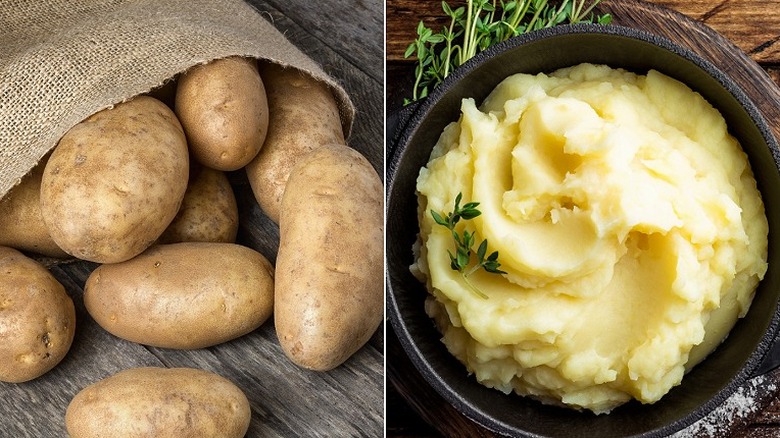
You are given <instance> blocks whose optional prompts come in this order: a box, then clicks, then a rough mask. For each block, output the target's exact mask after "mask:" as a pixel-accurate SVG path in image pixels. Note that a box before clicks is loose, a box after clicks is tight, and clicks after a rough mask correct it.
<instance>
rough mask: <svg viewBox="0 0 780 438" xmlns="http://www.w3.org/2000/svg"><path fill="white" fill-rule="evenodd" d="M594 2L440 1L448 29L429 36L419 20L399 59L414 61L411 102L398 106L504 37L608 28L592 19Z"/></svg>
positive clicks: (602, 18) (604, 20) (604, 19)
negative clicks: (575, 27)
mask: <svg viewBox="0 0 780 438" xmlns="http://www.w3.org/2000/svg"><path fill="white" fill-rule="evenodd" d="M600 1H601V0H561V1H557V2H550V1H549V0H508V1H505V0H467V1H466V5H465V6H461V7H458V8H455V9H453V8H452V7H451V6H450V5H449V4H448V3H447V2H446V1H442V3H441V7H442V10H443V11H444V14H445V15H446V16H448V17H450V24H449V26H444V27H442V30H441V32H438V33H434V32H433V30H432V29H430V28H429V27H427V26H426V25H425V23H423V22H422V21H420V22H419V24H418V25H417V38H416V39H415V40H414V42H412V43H411V44H410V45H409V47H407V49H406V52H405V53H404V58H409V57H411V56H412V55H416V57H417V65H416V67H415V83H414V90H413V91H412V98H411V99H406V100H405V102H404V103H405V104H408V103H411V102H413V101H415V100H418V99H421V98H423V97H425V96H427V95H428V93H429V91H431V90H433V88H434V87H436V86H437V85H439V84H440V83H441V82H442V81H444V78H446V77H447V76H448V75H449V74H450V73H451V72H452V71H453V70H454V69H455V68H456V67H458V66H460V65H463V63H465V62H466V61H468V60H469V59H471V58H472V57H474V55H476V54H477V53H479V52H481V51H483V50H485V49H487V48H488V47H490V46H492V45H495V44H498V43H500V42H502V41H506V40H507V39H509V38H510V37H513V36H517V35H520V34H523V33H526V32H530V31H533V30H538V29H544V28H548V27H552V26H555V25H558V24H562V23H592V22H594V21H595V22H597V23H599V24H609V23H610V22H611V21H612V16H611V15H609V14H603V15H598V16H596V15H595V14H594V12H593V8H594V7H595V6H596V5H597V4H598V3H599V2H600Z"/></svg>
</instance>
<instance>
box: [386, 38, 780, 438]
mask: <svg viewBox="0 0 780 438" xmlns="http://www.w3.org/2000/svg"><path fill="white" fill-rule="evenodd" d="M577 34H601V35H609V36H615V37H621V38H628V39H632V40H636V41H639V42H644V43H650V44H652V45H654V46H657V47H658V48H660V49H662V50H666V51H668V52H671V53H672V54H674V55H677V56H679V57H681V58H684V59H685V60H687V61H689V62H691V63H693V64H694V65H695V66H696V67H697V68H698V69H700V70H701V71H703V72H705V73H706V74H707V75H709V76H710V77H711V78H712V79H714V80H715V81H717V82H718V83H719V84H720V85H721V86H722V87H723V88H724V89H725V90H726V91H727V92H728V93H729V94H731V95H732V97H733V98H734V99H736V100H737V101H738V102H739V104H740V105H741V107H742V108H743V109H744V111H745V112H746V113H747V115H748V116H749V117H750V119H751V120H752V122H753V123H754V124H755V126H756V128H757V129H758V131H759V132H760V134H761V137H762V138H763V139H764V140H765V141H766V143H767V145H768V146H769V149H770V151H771V153H772V156H773V159H774V161H775V162H774V166H775V168H776V169H780V164H778V156H777V152H778V150H780V147H779V146H778V141H777V139H776V137H775V135H774V133H773V132H772V130H771V128H770V127H769V124H768V122H767V121H766V119H765V118H764V116H763V114H762V113H761V111H760V110H759V109H758V107H757V106H756V104H755V103H754V102H753V101H752V99H751V98H750V97H748V95H747V94H746V93H745V92H744V90H743V89H742V88H741V87H740V86H739V85H738V84H737V83H736V82H735V81H734V80H733V79H731V78H730V77H729V76H728V75H727V74H726V73H724V72H723V71H722V70H721V69H719V68H718V67H716V66H715V65H714V64H713V63H712V62H710V61H709V60H707V59H705V58H704V57H703V56H702V55H699V54H698V53H697V52H695V51H694V50H692V49H689V48H687V47H684V46H682V45H681V44H678V43H676V42H674V41H672V40H671V39H669V38H666V37H662V36H660V35H657V34H654V33H651V32H648V31H644V30H639V29H636V28H632V27H628V26H621V25H614V24H610V25H601V24H591V23H580V24H567V25H558V26H554V27H551V28H546V29H541V30H537V31H533V32H529V33H527V34H523V35H519V36H517V37H513V38H510V39H508V40H506V41H504V42H502V43H499V44H496V45H494V46H492V47H489V48H488V49H486V50H484V51H482V52H480V53H478V54H477V55H475V56H474V57H473V58H471V59H470V60H468V61H467V62H466V63H464V64H463V65H461V66H460V67H458V68H457V69H456V70H454V71H453V72H452V73H451V74H450V75H449V76H448V77H447V78H445V80H444V81H443V82H442V83H441V84H439V86H437V87H436V88H435V89H433V91H431V93H430V94H429V95H428V96H427V97H426V98H424V99H422V100H418V101H417V102H413V103H412V104H411V105H409V106H407V107H405V108H403V109H402V110H401V111H400V112H398V114H396V115H395V116H396V117H397V118H398V120H397V123H398V124H397V126H396V127H395V129H394V131H395V132H388V136H387V138H388V139H389V141H390V143H389V144H388V147H387V150H388V152H389V154H388V156H387V160H386V181H387V189H386V205H389V204H390V203H389V201H390V199H392V198H393V197H394V196H396V190H395V184H394V183H395V180H396V176H397V174H396V172H397V170H398V165H399V162H400V160H401V158H402V157H403V156H404V153H405V151H406V148H407V147H408V145H409V141H410V140H411V137H412V136H413V134H414V131H415V130H414V129H410V127H416V126H419V125H420V123H421V122H422V121H423V120H424V119H425V118H426V117H427V116H428V114H429V112H430V111H431V110H432V108H433V107H434V106H435V105H436V104H437V103H438V102H439V100H440V99H441V97H442V96H444V95H446V94H447V93H448V92H449V90H450V89H451V88H452V87H453V86H454V85H455V84H456V83H458V82H459V81H460V80H461V79H462V78H464V77H466V76H468V74H469V73H471V72H472V71H473V70H475V69H477V68H478V67H479V66H480V65H481V64H482V63H483V62H485V61H486V60H487V59H490V58H492V57H493V56H495V55H497V54H500V53H503V52H505V51H507V50H510V49H513V48H516V47H519V46H522V45H525V44H528V43H531V42H535V41H539V40H544V39H549V38H556V37H560V36H566V35H577ZM762 194H763V193H762ZM388 213H389V212H388ZM388 217H389V216H388ZM386 220H387V218H386ZM386 229H387V227H386ZM386 245H387V243H386ZM386 256H387V250H386ZM385 266H386V267H385V269H386V272H385V282H386V287H387V300H386V311H387V313H388V314H389V319H390V323H391V326H392V328H393V329H394V331H395V333H396V336H397V337H398V340H399V341H400V344H401V346H402V348H403V350H404V352H405V353H406V354H407V356H409V359H410V360H411V362H412V363H413V365H414V366H415V368H416V369H417V371H418V372H419V373H420V374H421V375H422V376H423V377H424V379H425V381H426V382H427V383H428V384H429V385H430V386H431V387H432V388H433V389H434V390H435V391H436V392H437V393H438V394H439V395H440V396H442V397H443V398H444V399H445V400H446V401H447V402H448V403H449V404H451V405H452V406H453V407H455V408H456V409H457V410H458V411H459V412H460V413H461V414H463V415H464V416H465V417H467V418H469V419H470V420H471V421H474V422H475V423H477V424H479V425H481V426H482V427H485V428H486V429H488V430H490V431H493V432H495V433H498V434H501V435H508V434H510V433H512V434H516V431H515V430H514V429H507V428H506V426H505V425H504V422H503V421H498V420H496V419H494V418H493V417H492V416H490V415H489V414H486V413H484V412H482V411H480V410H476V409H474V408H473V407H472V406H471V405H469V404H468V403H464V400H463V399H462V397H460V394H459V393H457V392H456V391H455V390H453V389H452V388H451V387H450V386H449V385H448V384H447V383H446V382H445V381H444V380H443V379H442V378H441V377H440V376H439V375H438V373H437V372H436V371H435V369H434V368H433V367H432V365H431V364H430V363H429V361H428V360H427V358H426V357H425V355H424V354H423V352H422V351H421V350H420V348H419V347H418V345H417V344H416V342H415V341H414V340H413V339H412V334H411V333H410V332H409V330H408V328H407V326H406V324H405V323H404V322H403V316H402V314H401V309H400V308H399V305H398V302H397V300H396V294H395V292H394V286H393V281H392V276H391V275H390V265H389V264H388V263H386V264H385ZM779 330H780V305H777V306H776V308H775V310H774V313H773V315H772V318H771V320H770V322H769V325H768V327H767V329H766V330H765V332H764V334H763V335H762V337H761V340H760V342H759V343H758V344H757V345H756V347H755V349H754V350H753V353H752V354H751V355H750V356H749V357H748V358H747V360H746V361H745V363H744V364H743V365H742V367H741V368H740V369H739V371H738V372H737V373H736V374H735V375H733V376H732V377H731V378H730V379H728V381H727V383H726V384H725V385H724V386H723V387H722V388H721V389H720V390H719V391H718V392H717V393H716V394H715V395H714V396H712V397H711V398H710V399H709V400H707V401H706V402H704V403H703V404H702V405H700V406H699V407H698V408H697V409H695V410H694V411H692V412H691V413H690V414H688V415H686V416H684V417H681V418H680V419H677V420H676V421H672V422H670V423H668V424H666V425H664V426H662V427H660V428H656V429H653V430H650V431H647V432H645V433H641V434H639V435H636V436H643V437H661V436H667V435H669V434H671V433H674V432H678V431H680V430H682V429H684V428H686V427H688V426H690V425H692V424H693V423H695V422H696V421H698V420H700V419H702V418H703V417H705V416H706V415H708V414H709V413H711V412H712V411H713V410H714V409H715V408H717V407H718V406H719V405H721V404H722V403H723V402H724V401H725V400H726V399H727V398H728V397H729V396H731V395H732V394H733V393H734V392H736V390H737V389H738V387H739V386H741V385H742V384H744V383H745V382H746V381H747V380H748V379H750V378H751V377H754V375H753V373H754V372H755V370H756V369H758V368H759V367H760V365H761V364H762V362H763V360H764V358H765V356H767V353H768V352H769V350H770V349H771V347H772V345H773V344H774V343H775V341H776V338H777V337H778V331H779ZM705 360H706V359H705ZM523 433H524V434H525V435H524V436H528V437H539V436H540V435H537V434H534V433H530V432H527V431H524V432H523Z"/></svg>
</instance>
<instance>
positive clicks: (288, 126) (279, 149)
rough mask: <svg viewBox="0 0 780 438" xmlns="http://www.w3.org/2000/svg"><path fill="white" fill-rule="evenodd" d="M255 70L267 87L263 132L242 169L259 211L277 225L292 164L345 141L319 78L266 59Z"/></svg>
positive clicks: (335, 109)
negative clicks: (259, 147) (255, 151)
mask: <svg viewBox="0 0 780 438" xmlns="http://www.w3.org/2000/svg"><path fill="white" fill-rule="evenodd" d="M260 75H261V76H262V78H263V81H265V84H266V87H267V89H268V108H269V117H270V119H269V122H268V135H267V136H266V138H265V144H264V145H263V149H262V150H261V151H260V153H259V154H257V157H256V158H255V159H254V160H252V162H251V163H249V164H248V165H247V167H246V173H247V176H248V178H249V183H250V185H251V187H252V192H253V193H254V195H255V199H257V202H258V203H259V204H260V207H261V208H262V209H263V212H264V213H265V214H266V216H268V217H269V218H270V219H271V220H273V221H274V222H276V223H277V224H278V223H279V216H280V208H281V204H282V194H283V193H284V188H285V185H286V184H287V178H289V176H290V171H291V170H292V168H293V166H294V165H295V163H296V162H297V161H298V160H299V159H300V158H301V157H302V156H303V155H305V154H306V153H308V152H311V151H312V150H314V149H316V148H318V147H320V146H323V145H326V144H345V140H344V132H343V129H342V125H341V119H340V117H339V110H338V106H337V105H336V101H335V99H334V98H333V94H332V93H331V91H330V89H329V88H328V87H327V86H326V85H325V84H324V83H322V82H319V81H317V80H316V79H314V78H312V77H311V76H308V75H307V74H305V73H303V72H301V71H299V70H296V69H294V68H284V67H282V66H280V65H278V64H274V63H271V62H265V63H261V64H260Z"/></svg>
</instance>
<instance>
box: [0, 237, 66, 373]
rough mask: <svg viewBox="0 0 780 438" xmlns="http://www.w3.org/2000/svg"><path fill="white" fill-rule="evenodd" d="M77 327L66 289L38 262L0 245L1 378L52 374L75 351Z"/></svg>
mask: <svg viewBox="0 0 780 438" xmlns="http://www.w3.org/2000/svg"><path fill="white" fill-rule="evenodd" d="M75 329H76V310H75V308H74V306H73V301H72V300H71V298H70V297H69V296H68V294H67V293H65V288H64V287H63V286H62V285H61V284H60V283H59V282H58V281H57V280H56V279H55V278H54V276H53V275H51V273H49V271H48V270H46V268H44V267H43V266H42V265H40V264H39V263H37V262H36V261H34V260H32V259H30V258H28V257H26V256H24V255H23V254H22V253H20V252H19V251H16V250H15V249H11V248H6V247H0V381H3V382H12V383H21V382H26V381H28V380H32V379H35V378H37V377H40V376H42V375H43V374H46V373H47V372H48V371H50V370H51V369H52V368H54V367H55V366H56V365H57V364H59V363H60V361H62V359H63V358H64V357H65V355H66V354H67V353H68V350H70V346H71V343H72V342H73V335H74V333H75Z"/></svg>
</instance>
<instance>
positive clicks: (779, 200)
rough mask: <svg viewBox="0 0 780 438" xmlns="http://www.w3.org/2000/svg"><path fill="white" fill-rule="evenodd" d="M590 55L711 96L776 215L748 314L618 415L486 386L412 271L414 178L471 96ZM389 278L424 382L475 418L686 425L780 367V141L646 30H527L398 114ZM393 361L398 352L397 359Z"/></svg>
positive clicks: (391, 305) (505, 427)
mask: <svg viewBox="0 0 780 438" xmlns="http://www.w3.org/2000/svg"><path fill="white" fill-rule="evenodd" d="M581 62H591V63H598V64H607V65H609V66H611V67H622V68H625V69H628V70H631V71H634V72H637V73H646V72H647V70H648V69H651V68H652V69H656V70H658V71H660V72H662V73H665V74H667V75H669V76H671V77H673V78H676V79H678V80H680V81H682V82H684V83H685V84H687V85H688V86H690V87H691V88H692V89H693V90H695V91H698V92H699V93H700V94H702V95H703V96H704V97H705V98H706V99H707V100H708V101H709V102H710V103H711V104H713V105H714V106H715V107H716V108H717V109H718V110H720V112H721V113H722V114H723V116H724V117H725V119H726V122H727V124H728V126H729V130H730V132H731V133H732V135H734V136H735V137H736V138H737V139H738V140H739V141H740V143H741V144H742V147H743V149H744V150H745V152H746V153H747V155H748V157H749V160H750V163H751V166H752V168H753V172H754V174H755V177H756V180H757V182H758V187H759V190H760V191H761V194H762V196H763V200H764V204H765V208H766V214H767V217H768V220H769V230H770V231H769V270H768V272H767V274H766V276H765V278H764V279H763V280H762V282H761V283H760V284H759V286H758V290H757V292H756V297H755V299H754V301H753V304H752V306H751V308H750V311H749V313H748V314H747V315H746V316H745V318H744V319H742V320H740V321H739V322H738V323H737V325H736V326H735V327H734V329H733V330H732V331H731V333H730V334H729V336H728V338H727V339H726V340H725V341H724V342H723V343H722V344H721V345H720V346H719V347H718V348H717V349H716V350H715V351H714V352H713V353H712V354H711V355H710V356H709V357H707V358H706V359H705V360H704V361H703V362H702V363H700V364H699V365H698V366H696V367H695V368H694V369H693V370H692V371H691V372H690V373H688V374H687V375H686V376H685V378H684V379H683V382H682V384H680V385H679V386H677V387H675V388H673V389H672V390H671V391H670V392H669V393H668V394H667V395H666V396H665V397H663V398H662V399H661V400H660V401H658V402H657V403H655V404H652V405H643V404H640V403H638V402H630V403H628V404H626V405H624V406H621V407H619V408H617V409H615V410H614V411H612V413H610V414H608V415H599V416H597V415H593V414H590V413H586V412H585V413H580V412H575V411H572V410H568V409H564V408H558V407H551V406H544V405H542V404H540V403H538V402H535V401H533V400H529V399H527V398H524V397H519V396H516V395H504V394H502V393H501V392H499V391H496V390H494V389H489V388H486V387H483V386H481V385H480V384H478V383H477V382H476V379H474V377H473V376H469V375H467V373H466V369H465V367H464V366H463V365H462V364H461V363H459V362H458V361H457V360H456V359H454V358H453V357H452V356H451V355H450V354H449V353H448V352H447V350H446V348H445V347H444V345H443V344H442V343H441V342H440V338H441V336H440V335H439V333H438V332H437V331H436V329H435V328H434V326H433V323H432V321H431V320H430V319H429V318H428V317H427V316H426V314H425V312H424V309H423V302H424V299H425V296H426V291H425V287H424V286H423V285H422V284H420V283H419V282H418V281H417V280H416V279H415V278H414V277H413V276H412V275H411V274H410V272H409V265H411V264H412V261H413V260H412V250H411V248H412V244H413V243H414V241H415V239H416V235H417V232H418V231H419V228H418V226H417V198H416V194H415V182H416V179H417V175H418V173H419V170H420V168H421V167H423V166H424V165H425V164H426V162H427V160H428V158H429V155H430V152H431V149H432V147H433V145H434V144H435V143H436V140H437V139H438V137H439V134H440V133H441V132H442V129H443V128H444V126H445V125H446V124H448V123H450V122H452V121H455V120H457V119H458V117H459V108H460V102H461V99H463V98H464V97H473V98H474V99H475V100H476V101H477V103H479V102H481V101H482V100H483V99H484V98H485V97H486V96H487V95H488V93H489V92H490V91H491V90H492V89H493V88H494V87H495V86H496V85H497V84H498V83H499V82H500V81H501V80H503V79H504V78H506V77H507V76H509V75H511V74H513V73H520V72H523V73H538V72H550V71H553V70H556V69H558V68H561V67H567V66H572V65H576V64H579V63H581ZM388 134H389V135H390V140H391V141H390V142H389V146H388V158H387V180H388V189H387V224H386V230H387V231H386V233H387V245H386V248H387V249H386V256H387V285H388V304H387V306H388V308H387V313H388V315H389V317H390V320H391V323H392V326H393V328H394V330H395V332H396V334H397V336H398V337H399V340H400V342H401V344H402V346H403V348H404V350H405V351H406V353H407V354H408V355H409V357H410V359H411V360H412V362H413V363H414V365H415V366H416V367H417V369H418V370H419V371H420V372H421V374H422V375H423V377H425V379H426V381H427V382H428V383H429V384H430V385H431V386H432V387H433V388H434V389H435V390H436V391H437V392H439V393H440V394H441V395H442V396H443V397H444V398H445V399H446V400H447V401H448V402H449V403H451V404H452V405H454V406H455V408H457V409H458V410H459V411H460V412H462V413H463V414H464V415H465V416H467V417H468V418H470V419H472V420H473V421H475V422H477V423H479V424H481V425H482V426H484V427H486V428H487V429H490V430H492V431H494V432H497V433H500V434H504V435H510V436H532V437H540V436H545V437H566V438H571V437H599V438H606V437H618V436H619V437H625V436H645V437H660V436H666V435H668V434H669V433H672V432H675V431H678V430H680V429H683V428H684V427H686V426H688V425H690V424H692V423H694V422H695V421H697V420H698V419H700V418H702V417H703V416H705V415H706V414H708V413H709V412H710V411H712V410H713V409H715V408H716V407H717V406H718V405H719V404H721V403H722V402H723V401H724V400H725V399H726V398H727V397H728V396H729V395H731V394H732V393H733V392H734V391H735V390H736V389H737V388H738V387H739V386H740V385H741V384H743V383H745V381H746V380H747V379H749V378H751V377H753V376H756V375H759V374H761V373H765V372H768V371H769V370H771V369H772V368H774V367H775V366H776V365H777V364H778V362H779V361H778V356H780V354H778V353H779V352H780V348H776V349H775V350H774V351H773V349H772V347H773V346H775V344H776V343H777V341H776V340H775V337H776V335H777V332H778V325H779V321H780V314H779V313H778V296H779V295H780V254H778V252H777V250H778V248H780V242H779V241H778V239H780V233H778V232H776V231H775V230H780V173H778V165H777V163H778V159H777V158H778V157H780V152H779V151H778V145H777V141H776V140H775V139H774V137H773V136H772V134H771V132H770V129H769V127H768V126H767V123H766V121H765V120H764V119H763V117H762V116H761V115H760V113H759V111H758V110H757V108H756V106H755V105H754V104H753V103H752V102H751V101H750V99H749V98H748V97H747V96H746V95H745V93H743V92H742V91H741V90H740V89H739V87H738V86H737V85H736V84H735V83H734V82H733V81H732V80H731V79H729V78H728V77H727V76H726V75H725V74H724V73H722V72H721V71H720V70H718V69H717V68H716V67H715V66H713V65H712V64H710V63H709V62H707V61H705V60H703V59H702V58H701V57H700V56H699V55H697V54H696V53H693V52H691V51H689V50H687V49H685V48H682V47H680V46H679V45H677V44H675V43H673V42H671V41H669V40H667V39H664V38H661V37H658V36H655V35H651V34H648V33H645V32H642V31H638V30H635V29H631V28H625V27H619V26H599V25H575V26H561V27H555V28H551V29H546V30H542V31H538V32H535V33H531V34H528V35H525V36H521V37H517V38H514V39H512V40H509V41H507V42H505V43H502V44H500V45H497V46H494V47H493V48H491V49H488V50H487V51H485V52H482V53H481V54H479V55H477V56H476V57H475V58H473V59H472V60H471V61H470V62H468V63H467V64H464V65H463V66H462V67H461V68H459V69H458V70H456V71H455V72H454V73H453V74H452V75H451V76H450V77H448V78H447V80H446V81H445V82H444V83H443V84H442V85H441V86H439V87H438V88H437V89H436V90H435V91H434V92H433V93H432V94H431V95H430V96H429V97H428V98H426V99H425V100H424V101H423V102H422V103H420V104H418V105H417V106H416V107H411V108H410V107H407V108H406V109H405V110H404V111H402V112H400V113H397V114H393V115H391V117H390V118H389V119H388ZM389 360H392V358H390V359H389Z"/></svg>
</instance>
